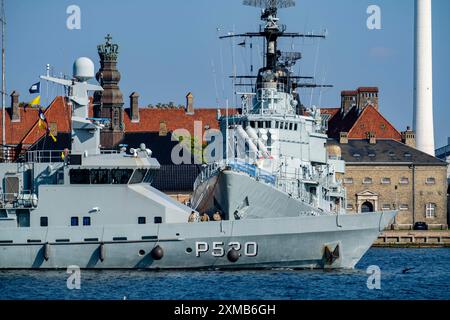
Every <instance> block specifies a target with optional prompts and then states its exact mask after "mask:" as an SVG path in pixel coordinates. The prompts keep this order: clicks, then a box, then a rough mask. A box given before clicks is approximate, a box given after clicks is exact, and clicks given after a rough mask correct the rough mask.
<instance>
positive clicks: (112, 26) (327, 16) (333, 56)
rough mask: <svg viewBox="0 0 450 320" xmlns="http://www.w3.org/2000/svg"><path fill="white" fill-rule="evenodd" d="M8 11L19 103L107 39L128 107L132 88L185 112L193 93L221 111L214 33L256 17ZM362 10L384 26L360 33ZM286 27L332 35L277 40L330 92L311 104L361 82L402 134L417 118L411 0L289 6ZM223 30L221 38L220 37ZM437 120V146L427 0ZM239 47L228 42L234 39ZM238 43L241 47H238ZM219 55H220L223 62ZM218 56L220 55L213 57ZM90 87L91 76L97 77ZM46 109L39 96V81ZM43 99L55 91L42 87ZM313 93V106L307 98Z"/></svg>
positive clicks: (449, 115)
mask: <svg viewBox="0 0 450 320" xmlns="http://www.w3.org/2000/svg"><path fill="white" fill-rule="evenodd" d="M5 3H6V4H5V6H6V15H7V23H8V24H7V91H8V92H11V91H12V90H18V91H19V92H20V93H21V94H22V95H21V100H23V101H28V100H29V99H30V98H31V97H30V95H29V94H28V89H29V87H30V86H31V84H33V83H35V82H37V81H38V76H39V75H41V74H44V73H45V66H46V64H47V63H49V64H51V65H52V72H53V73H54V74H55V75H59V74H61V73H62V74H66V75H71V67H72V63H73V61H74V60H75V59H76V58H77V57H79V56H87V57H90V58H91V59H92V60H94V62H95V63H96V68H98V60H99V59H98V55H97V45H98V44H100V43H102V42H103V41H104V36H105V35H106V34H107V33H111V34H112V36H113V40H114V41H115V42H117V43H118V44H119V45H120V56H119V69H120V71H121V73H122V80H121V82H120V87H121V89H122V92H123V93H124V96H125V105H126V106H128V104H129V101H128V96H129V95H130V93H131V92H133V91H137V92H139V93H140V96H141V98H140V105H142V106H146V105H148V104H150V103H151V104H156V103H158V102H169V101H173V102H175V103H176V104H184V102H185V98H184V97H185V95H186V93H187V92H189V91H192V92H193V94H194V96H195V105H196V106H197V107H200V106H201V107H215V106H217V104H218V103H219V104H220V105H224V101H225V100H224V97H225V96H227V97H229V99H230V101H231V102H232V103H233V102H234V98H233V94H232V89H231V82H230V80H229V79H228V76H229V75H231V74H232V73H233V63H232V61H233V59H231V57H232V56H233V54H232V52H233V50H232V45H231V41H229V40H227V41H222V42H220V41H219V40H217V35H218V34H226V33H228V32H232V31H233V30H234V31H235V32H236V33H237V32H247V31H256V30H258V27H259V23H260V20H259V14H260V12H259V10H258V9H256V8H251V7H245V6H242V5H241V3H242V1H241V0H164V1H156V0H152V1H148V0H128V1H119V0H114V1H111V0H70V1H66V0H39V1H36V0H5ZM72 4H75V5H78V6H79V7H80V9H81V29H80V30H69V29H68V28H67V26H66V21H67V18H68V16H69V15H68V14H67V13H66V9H67V7H68V6H69V5H72ZM369 5H378V6H379V7H380V8H381V27H382V29H381V30H369V29H368V28H367V26H366V21H367V18H368V16H369V15H368V14H367V13H366V10H367V7H368V6H369ZM280 18H281V19H282V23H285V24H287V25H288V31H299V32H310V31H314V32H319V31H321V30H323V29H327V30H328V37H327V39H326V40H321V41H303V40H295V41H292V40H290V39H289V40H283V41H282V42H281V45H282V48H281V49H283V50H285V51H292V50H294V51H301V52H302V53H303V59H302V61H301V62H300V64H299V66H298V67H297V68H296V69H295V70H296V71H298V70H301V73H302V74H303V75H314V74H315V75H316V82H317V83H328V84H333V85H334V88H332V89H326V90H317V89H316V90H315V91H314V92H311V91H303V93H302V101H303V103H304V104H305V105H309V104H310V102H311V101H312V104H314V105H320V106H323V107H337V106H339V105H340V91H341V90H345V89H356V88H357V87H359V86H378V87H379V88H380V95H381V97H380V108H381V111H382V113H383V114H384V115H385V116H386V117H387V118H388V119H389V120H390V121H391V122H392V123H393V124H394V125H395V126H396V127H397V129H399V130H404V129H405V128H406V126H408V125H411V124H412V116H413V40H414V37H413V30H414V29H413V21H414V2H413V0H395V1H392V0H370V1H366V0H339V1H336V0H297V6H296V7H295V8H291V9H283V10H281V11H280ZM218 28H219V29H220V31H217V29H218ZM433 28H434V30H433V31H434V34H433V40H434V43H433V45H434V54H433V55H434V115H435V117H434V119H435V136H436V147H439V146H442V145H444V144H446V142H447V137H448V136H450V125H449V123H450V109H449V106H450V104H449V97H448V96H447V94H449V92H450V80H449V79H450V77H449V74H450V61H449V60H450V59H449V58H450V41H449V40H450V1H448V0H433ZM239 40H240V39H237V40H236V43H238V41H239ZM239 42H240V41H239ZM258 45H259V48H262V44H258V42H257V41H256V39H255V40H253V50H250V49H249V47H250V46H249V45H248V42H247V45H246V47H240V46H235V50H234V52H235V54H234V57H235V59H234V61H235V64H236V67H237V73H238V74H246V73H248V72H249V64H250V62H251V61H253V63H254V65H255V70H257V68H258V67H259V66H260V63H261V56H260V55H258V52H257V51H258ZM221 53H222V54H221ZM221 56H222V58H221ZM94 81H95V80H94ZM42 89H43V92H42V93H43V94H42V96H43V98H44V102H45V101H46V97H47V90H46V85H45V84H44V85H43V88H42ZM48 92H49V94H48V95H49V97H48V99H49V100H51V99H52V98H53V97H54V96H55V95H58V94H61V93H62V91H61V90H60V89H57V88H56V87H53V86H50V87H49V91H48ZM311 96H312V98H311Z"/></svg>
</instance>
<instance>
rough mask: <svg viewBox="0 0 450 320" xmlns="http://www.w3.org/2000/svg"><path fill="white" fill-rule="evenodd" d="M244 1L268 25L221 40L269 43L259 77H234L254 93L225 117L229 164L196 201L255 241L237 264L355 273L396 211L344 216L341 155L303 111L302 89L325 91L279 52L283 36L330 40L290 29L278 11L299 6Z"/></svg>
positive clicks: (208, 173)
mask: <svg viewBox="0 0 450 320" xmlns="http://www.w3.org/2000/svg"><path fill="white" fill-rule="evenodd" d="M244 4H246V5H251V6H257V7H261V8H262V15H261V19H262V20H263V21H264V27H263V28H261V30H260V31H259V32H250V33H244V34H236V35H235V34H231V35H227V36H224V37H221V38H231V37H249V38H253V37H262V38H264V40H265V43H266V48H265V66H264V67H263V68H261V69H260V70H259V72H258V74H257V76H252V75H246V76H236V75H234V76H232V78H233V79H234V80H235V83H236V84H237V85H238V87H239V88H241V87H242V86H244V87H245V86H249V87H250V88H251V89H252V90H249V92H236V94H238V95H240V96H241V99H242V114H238V115H232V116H228V115H227V116H223V117H220V128H221V133H222V136H224V137H225V138H224V139H223V140H224V145H223V150H226V151H225V157H224V159H222V160H219V161H214V162H213V163H210V164H208V165H206V166H205V168H204V169H203V171H202V173H201V175H200V176H199V177H198V178H197V180H196V182H195V188H194V194H193V196H192V199H191V204H192V206H193V208H195V209H196V210H198V211H200V212H208V213H209V214H211V213H213V212H214V211H216V210H220V212H221V213H222V215H223V216H224V218H225V220H227V222H226V225H229V226H230V227H229V228H231V230H232V231H231V232H232V236H233V237H237V238H238V239H240V240H239V241H240V243H244V244H245V243H248V241H252V242H254V243H256V244H257V246H258V247H257V248H258V252H257V253H258V254H257V255H256V256H255V257H248V256H247V255H245V254H242V255H241V256H242V259H240V260H239V261H238V262H237V263H236V264H241V265H242V266H270V267H293V268H354V267H355V265H356V264H357V262H358V261H359V260H360V259H361V257H362V256H363V255H364V254H365V252H366V251H367V250H368V249H369V248H370V247H371V245H372V244H373V242H374V241H375V240H376V239H377V237H378V236H379V234H380V232H381V231H383V230H384V229H385V228H386V227H387V226H388V225H389V223H390V222H391V221H392V220H393V219H394V217H395V216H396V214H397V212H396V211H384V212H370V213H358V214H348V213H346V205H347V203H346V191H345V188H344V187H343V186H342V183H341V181H340V178H342V177H343V175H344V173H345V163H344V161H343V160H342V159H341V150H340V148H339V146H335V145H334V146H331V145H330V146H327V135H326V128H325V125H324V122H325V121H323V119H322V117H321V113H320V110H319V109H317V108H315V107H313V108H311V109H309V110H306V109H305V108H304V107H303V106H302V105H301V103H300V101H299V100H300V99H299V95H298V91H297V90H299V89H300V88H312V87H320V86H321V87H323V86H326V85H317V84H313V83H311V82H306V83H302V82H301V81H305V80H306V79H312V78H311V77H301V76H294V75H293V72H292V67H293V66H294V64H295V63H296V61H297V60H299V59H300V58H301V54H300V53H298V52H288V53H286V52H285V53H282V52H280V51H279V50H278V48H277V40H278V39H279V38H282V37H288V38H294V37H303V38H305V37H309V38H324V37H325V36H324V35H315V34H299V33H290V32H286V26H284V25H280V24H279V19H278V18H277V10H278V9H279V8H286V7H290V6H293V5H295V2H294V1H291V0H283V1H281V0H245V1H244ZM241 80H243V81H244V83H242V82H241ZM249 80H250V81H254V82H255V83H254V84H252V83H250V84H249V83H248V81H249ZM227 230H228V229H227ZM219 261H220V260H219Z"/></svg>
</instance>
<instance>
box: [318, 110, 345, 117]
mask: <svg viewBox="0 0 450 320" xmlns="http://www.w3.org/2000/svg"><path fill="white" fill-rule="evenodd" d="M340 111H341V108H321V109H320V113H322V114H329V115H330V116H331V118H332V117H334V116H335V115H336V114H337V113H339V112H340ZM331 118H330V119H331Z"/></svg>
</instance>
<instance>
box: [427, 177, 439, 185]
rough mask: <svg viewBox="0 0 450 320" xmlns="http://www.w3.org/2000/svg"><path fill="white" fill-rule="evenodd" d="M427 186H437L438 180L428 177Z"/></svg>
mask: <svg viewBox="0 0 450 320" xmlns="http://www.w3.org/2000/svg"><path fill="white" fill-rule="evenodd" d="M425 183H426V184H436V179H435V178H433V177H428V178H427V180H426V181H425Z"/></svg>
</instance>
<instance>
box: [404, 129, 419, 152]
mask: <svg viewBox="0 0 450 320" xmlns="http://www.w3.org/2000/svg"><path fill="white" fill-rule="evenodd" d="M402 143H404V144H406V145H407V146H409V147H413V148H415V147H416V133H415V132H414V131H412V130H411V127H406V131H403V132H402Z"/></svg>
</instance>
